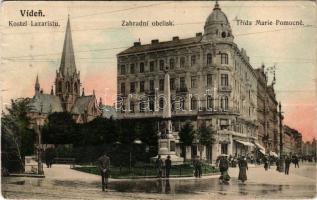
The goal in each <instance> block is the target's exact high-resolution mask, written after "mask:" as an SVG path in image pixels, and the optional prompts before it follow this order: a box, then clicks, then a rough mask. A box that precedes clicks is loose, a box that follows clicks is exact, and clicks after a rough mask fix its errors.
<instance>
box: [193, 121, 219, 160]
mask: <svg viewBox="0 0 317 200" xmlns="http://www.w3.org/2000/svg"><path fill="white" fill-rule="evenodd" d="M197 132H198V139H199V144H200V145H204V146H206V147H207V148H210V146H211V144H212V143H213V142H214V138H213V137H212V136H213V135H214V132H215V131H214V130H213V129H212V128H211V127H206V126H202V127H200V128H199V129H198V131H197ZM201 154H202V152H201V151H200V159H201V157H202V155H201Z"/></svg>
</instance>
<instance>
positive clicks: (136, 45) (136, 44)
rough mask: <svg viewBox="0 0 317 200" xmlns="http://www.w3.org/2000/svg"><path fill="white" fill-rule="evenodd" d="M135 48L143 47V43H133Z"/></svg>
mask: <svg viewBox="0 0 317 200" xmlns="http://www.w3.org/2000/svg"><path fill="white" fill-rule="evenodd" d="M133 46H134V47H138V46H141V42H134V43H133Z"/></svg>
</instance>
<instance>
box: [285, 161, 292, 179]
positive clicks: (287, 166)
mask: <svg viewBox="0 0 317 200" xmlns="http://www.w3.org/2000/svg"><path fill="white" fill-rule="evenodd" d="M290 164H291V159H290V158H289V157H288V156H286V158H285V174H287V175H288V172H289V166H290Z"/></svg>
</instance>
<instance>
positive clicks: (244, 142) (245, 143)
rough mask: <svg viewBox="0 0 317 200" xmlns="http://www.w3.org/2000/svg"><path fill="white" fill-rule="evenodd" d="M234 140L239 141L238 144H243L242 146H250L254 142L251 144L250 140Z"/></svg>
mask: <svg viewBox="0 0 317 200" xmlns="http://www.w3.org/2000/svg"><path fill="white" fill-rule="evenodd" d="M235 141H236V142H239V143H240V144H243V145H244V146H250V147H253V146H254V144H252V143H251V142H246V141H242V140H235Z"/></svg>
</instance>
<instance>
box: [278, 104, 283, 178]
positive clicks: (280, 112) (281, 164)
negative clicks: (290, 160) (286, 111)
mask: <svg viewBox="0 0 317 200" xmlns="http://www.w3.org/2000/svg"><path fill="white" fill-rule="evenodd" d="M278 108H279V118H280V124H279V125H280V127H279V128H280V163H279V164H280V168H279V169H280V172H283V171H284V158H283V156H282V154H283V124H282V122H283V116H282V106H281V102H280V103H279V105H278Z"/></svg>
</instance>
